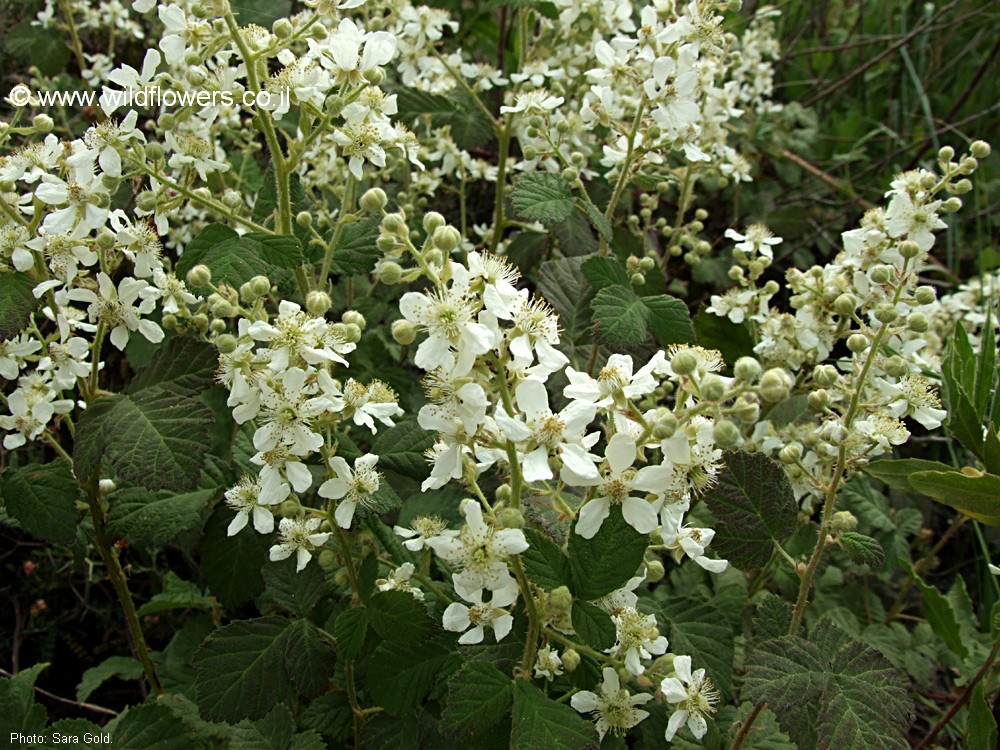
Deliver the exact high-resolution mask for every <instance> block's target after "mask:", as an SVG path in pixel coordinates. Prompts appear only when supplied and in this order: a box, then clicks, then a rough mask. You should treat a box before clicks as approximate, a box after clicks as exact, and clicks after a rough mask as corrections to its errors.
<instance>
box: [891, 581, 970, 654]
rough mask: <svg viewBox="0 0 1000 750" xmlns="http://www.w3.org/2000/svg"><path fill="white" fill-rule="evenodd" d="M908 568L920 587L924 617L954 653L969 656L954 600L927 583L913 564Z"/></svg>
mask: <svg viewBox="0 0 1000 750" xmlns="http://www.w3.org/2000/svg"><path fill="white" fill-rule="evenodd" d="M906 568H907V570H908V571H909V573H910V577H911V578H912V579H913V581H914V583H916V584H917V587H918V588H919V589H920V600H921V602H922V604H923V611H924V617H926V618H927V622H928V623H929V624H930V626H931V628H932V629H933V630H934V633H935V634H936V635H937V636H938V638H940V639H941V640H942V641H944V643H945V645H946V646H948V648H949V649H950V650H951V651H952V652H953V653H955V654H958V656H959V657H961V658H962V659H966V658H968V656H969V647H968V644H966V643H965V639H964V638H963V637H962V636H963V633H962V627H961V625H960V623H959V618H958V613H957V612H956V610H955V607H954V605H953V604H952V601H951V600H949V598H948V597H946V596H945V595H944V594H942V593H941V592H940V591H938V590H937V589H936V588H934V587H933V586H931V585H929V584H927V583H925V582H924V580H923V579H922V578H921V577H920V576H919V575H918V574H917V572H916V570H915V569H914V568H913V566H912V565H907V566H906Z"/></svg>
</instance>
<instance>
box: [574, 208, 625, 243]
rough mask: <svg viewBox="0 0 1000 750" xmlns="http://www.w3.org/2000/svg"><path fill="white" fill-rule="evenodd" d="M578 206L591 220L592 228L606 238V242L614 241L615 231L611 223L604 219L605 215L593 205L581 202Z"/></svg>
mask: <svg viewBox="0 0 1000 750" xmlns="http://www.w3.org/2000/svg"><path fill="white" fill-rule="evenodd" d="M576 206H577V208H579V209H580V210H581V211H582V212H583V214H584V216H586V217H587V218H588V219H589V220H590V224H591V226H593V227H594V229H596V230H597V233H598V234H599V235H601V237H603V238H604V241H605V242H611V240H613V239H614V236H615V230H614V228H613V227H612V226H611V222H610V221H608V220H607V219H606V218H605V217H604V214H602V213H601V212H600V211H599V210H598V209H597V207H596V206H595V205H594V204H593V203H586V202H584V201H579V202H577V204H576Z"/></svg>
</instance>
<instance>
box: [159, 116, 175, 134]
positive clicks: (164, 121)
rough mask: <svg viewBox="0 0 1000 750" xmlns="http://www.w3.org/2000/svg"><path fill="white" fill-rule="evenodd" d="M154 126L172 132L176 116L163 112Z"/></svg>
mask: <svg viewBox="0 0 1000 750" xmlns="http://www.w3.org/2000/svg"><path fill="white" fill-rule="evenodd" d="M156 124H157V125H159V126H160V130H164V131H166V130H173V129H174V128H176V127H177V116H176V115H173V114H171V113H170V112H164V113H163V114H162V115H160V116H159V117H158V118H157V120H156Z"/></svg>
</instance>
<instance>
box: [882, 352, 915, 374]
mask: <svg viewBox="0 0 1000 750" xmlns="http://www.w3.org/2000/svg"><path fill="white" fill-rule="evenodd" d="M882 369H883V370H885V371H886V373H888V374H889V375H891V376H892V377H894V378H901V377H903V376H904V375H906V374H907V373H908V372H909V371H910V368H909V366H908V365H907V364H906V360H905V359H903V358H902V357H900V356H899V355H898V354H894V355H892V356H891V357H889V359H887V360H886V361H885V362H883V363H882Z"/></svg>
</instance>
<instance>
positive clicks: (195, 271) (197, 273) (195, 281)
mask: <svg viewBox="0 0 1000 750" xmlns="http://www.w3.org/2000/svg"><path fill="white" fill-rule="evenodd" d="M211 281H212V269H211V268H209V267H208V266H206V265H202V264H201V263H199V264H198V265H197V266H195V267H194V268H192V269H191V270H190V271H188V272H187V283H188V284H190V285H191V286H194V287H200V286H207V285H208V284H209V283H211Z"/></svg>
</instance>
